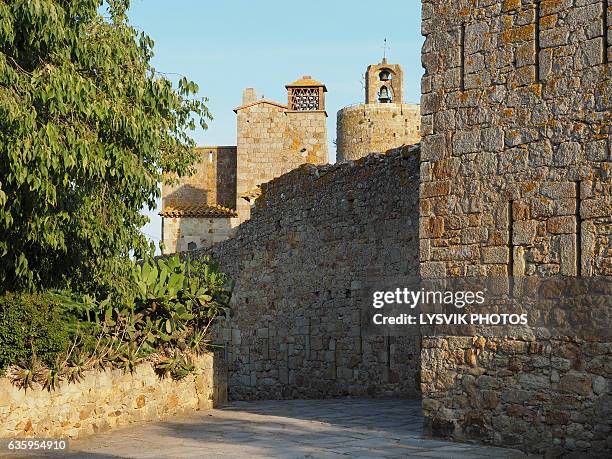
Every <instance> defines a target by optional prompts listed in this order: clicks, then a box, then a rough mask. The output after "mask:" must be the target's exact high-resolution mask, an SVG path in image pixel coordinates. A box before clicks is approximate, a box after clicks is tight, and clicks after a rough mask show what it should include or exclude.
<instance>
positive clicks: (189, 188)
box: [162, 147, 236, 209]
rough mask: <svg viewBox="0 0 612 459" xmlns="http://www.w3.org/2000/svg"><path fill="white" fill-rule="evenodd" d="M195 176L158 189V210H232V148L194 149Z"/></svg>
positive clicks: (234, 165) (233, 201)
mask: <svg viewBox="0 0 612 459" xmlns="http://www.w3.org/2000/svg"><path fill="white" fill-rule="evenodd" d="M195 151H196V153H198V156H199V160H198V161H197V162H196V164H195V166H194V167H195V173H194V174H193V175H191V176H189V177H181V179H180V183H177V184H172V185H167V184H164V186H163V189H162V196H163V201H162V207H163V208H166V207H177V206H197V205H202V204H219V205H221V206H224V207H228V208H230V209H233V208H235V206H236V147H197V148H196V149H195Z"/></svg>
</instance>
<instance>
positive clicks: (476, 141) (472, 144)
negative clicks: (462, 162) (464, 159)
mask: <svg viewBox="0 0 612 459" xmlns="http://www.w3.org/2000/svg"><path fill="white" fill-rule="evenodd" d="M480 148H481V145H480V130H478V129H473V130H470V131H457V132H456V133H455V135H454V136H453V153H454V154H457V155H463V154H465V153H474V152H477V151H479V150H480Z"/></svg>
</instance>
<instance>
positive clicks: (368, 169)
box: [211, 147, 419, 400]
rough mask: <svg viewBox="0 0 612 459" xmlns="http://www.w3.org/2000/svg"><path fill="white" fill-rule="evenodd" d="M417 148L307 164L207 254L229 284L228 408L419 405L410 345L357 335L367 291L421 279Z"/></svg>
mask: <svg viewBox="0 0 612 459" xmlns="http://www.w3.org/2000/svg"><path fill="white" fill-rule="evenodd" d="M417 174H418V148H416V147H413V148H404V149H402V150H401V151H400V150H397V151H394V152H391V153H389V154H388V155H370V156H368V157H367V158H363V159H361V160H358V161H354V162H347V163H343V164H340V165H326V166H318V167H316V166H313V165H304V166H301V167H300V168H298V169H296V170H294V171H292V172H290V173H288V174H285V175H283V176H281V177H279V178H277V179H274V180H272V181H271V182H269V183H267V184H265V185H264V186H263V194H262V196H260V197H259V198H258V199H257V201H256V205H255V208H254V211H253V215H252V217H251V219H250V220H249V221H248V222H245V223H243V224H242V225H240V226H239V227H238V232H237V234H236V235H235V236H234V237H233V238H232V239H230V240H227V241H224V242H222V243H219V244H217V245H215V246H214V247H213V248H212V250H211V252H212V254H213V255H214V256H215V258H217V259H218V260H219V261H220V262H221V268H222V269H223V270H224V271H226V272H228V273H229V274H230V275H231V276H232V277H233V278H234V280H235V281H236V290H235V292H234V296H233V299H232V302H233V309H234V316H233V318H232V319H231V321H229V322H228V323H226V324H225V326H224V329H223V330H222V331H221V333H222V336H221V338H222V341H224V342H225V343H226V353H227V361H228V369H229V392H230V398H231V399H238V400H244V399H264V398H267V399H270V398H277V399H278V398H298V397H306V398H321V397H332V396H342V395H373V396H383V395H395V396H405V397H414V396H417V395H418V373H419V363H418V356H419V342H418V339H416V338H413V337H412V338H411V337H401V338H400V337H398V338H393V337H391V338H388V337H383V336H364V335H362V331H363V330H362V326H361V315H360V309H361V307H362V306H363V305H362V303H361V302H362V301H363V296H362V295H361V291H362V287H363V284H364V283H365V282H366V281H369V282H376V281H377V280H381V281H382V280H386V281H388V280H389V279H393V278H394V276H398V277H401V278H402V279H404V277H405V276H407V275H416V274H417V270H418V229H417V218H416V215H417V201H418V178H417Z"/></svg>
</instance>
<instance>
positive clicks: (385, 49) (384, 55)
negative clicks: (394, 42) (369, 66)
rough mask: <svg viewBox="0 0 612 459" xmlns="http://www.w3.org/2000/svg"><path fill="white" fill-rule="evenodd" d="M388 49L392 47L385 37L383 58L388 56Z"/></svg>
mask: <svg viewBox="0 0 612 459" xmlns="http://www.w3.org/2000/svg"><path fill="white" fill-rule="evenodd" d="M388 49H391V48H390V47H389V45H388V44H387V39H386V38H385V39H384V41H383V59H386V58H387V50H388Z"/></svg>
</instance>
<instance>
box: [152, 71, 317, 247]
mask: <svg viewBox="0 0 612 459" xmlns="http://www.w3.org/2000/svg"><path fill="white" fill-rule="evenodd" d="M286 88H287V94H288V103H287V104H286V105H285V104H282V103H279V102H275V101H272V100H268V99H257V97H256V94H255V90H254V89H252V88H247V89H246V90H245V91H244V94H243V100H242V105H240V106H239V107H237V108H236V109H235V110H234V111H235V112H236V114H237V145H236V146H227V147H220V146H213V147H198V148H197V149H196V151H197V152H198V153H199V154H200V155H201V159H200V160H199V161H198V162H197V164H196V166H195V168H196V172H195V174H194V175H192V176H190V177H181V178H180V180H179V181H178V183H177V184H174V185H164V187H163V190H162V211H161V212H160V215H161V216H162V241H163V244H164V250H163V253H164V254H169V253H174V252H180V251H185V250H194V249H196V248H202V247H209V246H211V245H212V244H214V243H216V242H219V241H222V240H224V239H227V238H228V237H230V236H231V235H232V234H234V232H235V228H236V226H237V225H238V224H240V223H241V222H243V221H245V220H247V219H248V218H249V215H250V208H251V205H252V203H253V199H254V198H255V197H257V195H258V194H259V185H260V184H262V183H265V182H267V181H269V180H271V179H273V178H274V177H278V176H280V175H282V174H284V173H285V172H289V171H290V170H292V169H294V168H296V167H298V166H299V165H301V164H304V163H311V164H326V163H327V162H328V151H327V127H326V119H327V113H326V111H325V92H326V91H327V88H326V87H325V85H324V84H323V83H320V82H318V81H316V80H314V79H313V78H311V77H310V76H304V77H302V78H301V79H299V80H297V81H294V82H293V83H290V84H288V85H287V86H286Z"/></svg>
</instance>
